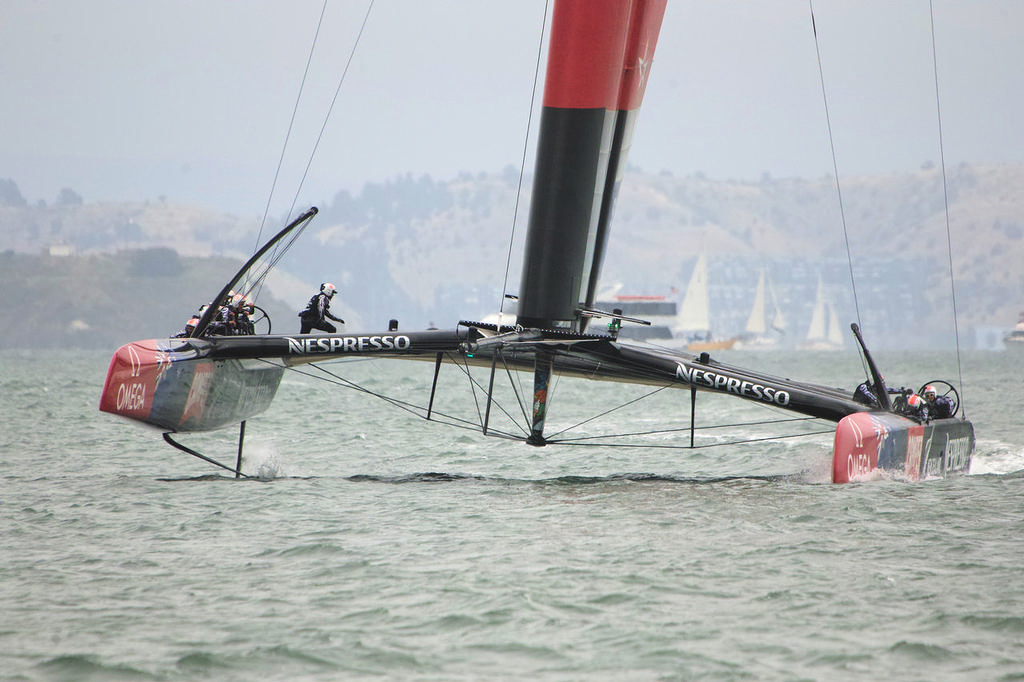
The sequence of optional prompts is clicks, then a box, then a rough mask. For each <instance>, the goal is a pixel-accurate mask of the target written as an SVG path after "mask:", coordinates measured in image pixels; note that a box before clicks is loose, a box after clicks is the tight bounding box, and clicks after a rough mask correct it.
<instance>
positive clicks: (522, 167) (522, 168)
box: [498, 1, 550, 325]
mask: <svg viewBox="0 0 1024 682" xmlns="http://www.w3.org/2000/svg"><path fill="white" fill-rule="evenodd" d="M549 4H550V2H549V1H548V2H545V3H544V19H543V21H541V29H540V40H539V41H538V42H537V62H536V64H535V66H534V69H533V89H532V92H531V94H530V113H529V114H528V115H527V117H526V135H525V137H524V138H523V156H522V160H521V161H520V162H519V184H518V186H517V187H516V201H515V207H514V208H513V210H512V230H511V232H510V233H509V236H508V254H507V255H506V256H505V279H504V280H502V283H501V291H502V294H501V300H499V301H498V313H499V316H498V320H499V325H500V321H501V313H502V311H503V310H504V306H505V294H507V293H508V272H509V268H511V267H512V245H513V244H514V243H515V235H516V222H517V221H518V219H519V202H520V200H521V199H522V196H523V176H524V175H525V174H526V157H527V154H528V153H529V144H530V126H531V125H532V124H533V105H534V103H535V102H536V101H537V83H538V81H539V79H540V60H541V55H542V53H543V50H544V31H545V29H546V27H547V22H548V6H549Z"/></svg>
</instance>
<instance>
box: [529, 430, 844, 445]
mask: <svg viewBox="0 0 1024 682" xmlns="http://www.w3.org/2000/svg"><path fill="white" fill-rule="evenodd" d="M831 433H835V431H833V430H832V429H827V430H825V431H812V432H810V433H791V434H787V435H784V436H765V437H764V438H747V439H745V440H732V441H727V442H724V443H705V444H704V445H694V446H693V447H690V446H689V445H644V444H640V443H579V442H576V441H572V440H556V441H550V440H549V441H548V444H549V445H576V446H584V447H590V448H592V447H603V448H650V449H652V450H703V449H706V448H720V447H725V446H728V445H746V444H748V443H761V442H764V441H768V440H771V441H776V440H784V439H789V438H807V437H810V436H821V435H825V434H831Z"/></svg>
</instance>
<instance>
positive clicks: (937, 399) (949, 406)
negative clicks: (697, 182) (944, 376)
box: [924, 384, 956, 419]
mask: <svg viewBox="0 0 1024 682" xmlns="http://www.w3.org/2000/svg"><path fill="white" fill-rule="evenodd" d="M924 400H925V403H926V404H927V405H928V416H929V417H931V418H932V419H945V418H947V417H952V416H953V410H954V409H956V406H955V405H954V404H953V399H952V398H950V397H949V396H948V395H938V393H936V391H935V387H934V386H932V385H931V384H928V385H927V386H925V387H924Z"/></svg>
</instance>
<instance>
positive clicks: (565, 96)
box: [544, 0, 630, 109]
mask: <svg viewBox="0 0 1024 682" xmlns="http://www.w3.org/2000/svg"><path fill="white" fill-rule="evenodd" d="M629 9H630V3H629V2H623V1H622V0H562V1H561V2H559V3H557V4H556V5H555V11H554V16H553V17H552V20H551V40H550V43H549V45H550V47H549V53H548V70H547V79H546V81H545V85H544V106H546V107H554V108H559V109H611V108H614V104H615V100H616V97H617V96H618V91H619V80H620V78H621V76H622V64H623V57H624V55H625V49H626V33H627V28H628V23H627V19H628V12H629Z"/></svg>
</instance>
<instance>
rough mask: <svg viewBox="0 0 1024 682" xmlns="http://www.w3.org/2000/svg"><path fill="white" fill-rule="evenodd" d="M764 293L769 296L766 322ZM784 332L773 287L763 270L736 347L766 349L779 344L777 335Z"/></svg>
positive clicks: (784, 328)
mask: <svg viewBox="0 0 1024 682" xmlns="http://www.w3.org/2000/svg"><path fill="white" fill-rule="evenodd" d="M766 295H768V296H770V298H771V306H772V314H771V323H769V322H768V308H767V306H766V300H765V299H766ZM785 333H786V320H785V318H783V316H782V311H781V310H780V309H779V301H778V299H777V298H776V296H775V288H774V287H772V285H771V283H770V282H769V281H768V280H767V278H766V277H765V274H764V270H761V275H760V277H759V278H758V280H757V291H756V293H755V294H754V305H753V307H751V309H750V316H749V317H748V318H747V326H746V327H745V328H744V330H743V334H741V335H740V337H739V341H738V344H737V348H743V349H745V350H768V349H771V348H775V347H777V346H778V345H779V337H780V336H781V335H782V334H785Z"/></svg>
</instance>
